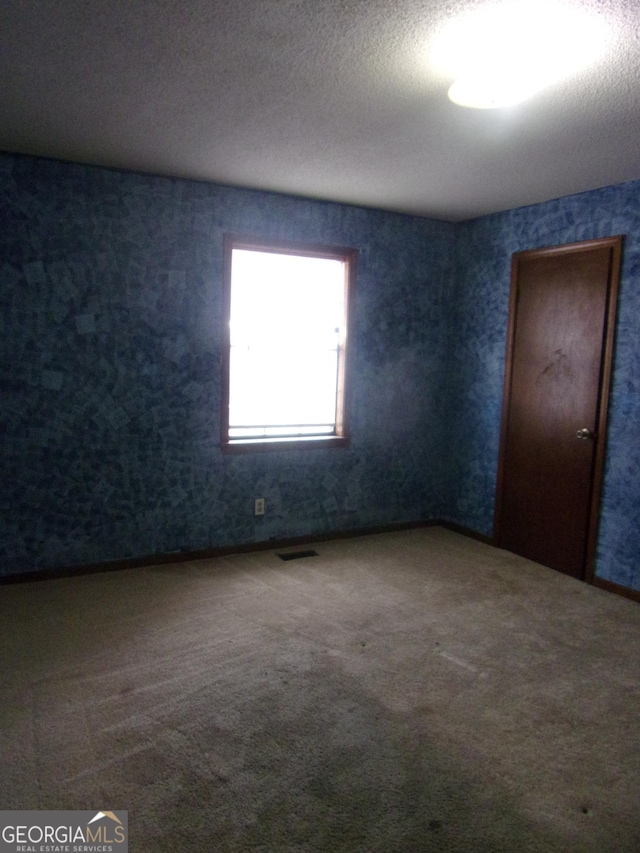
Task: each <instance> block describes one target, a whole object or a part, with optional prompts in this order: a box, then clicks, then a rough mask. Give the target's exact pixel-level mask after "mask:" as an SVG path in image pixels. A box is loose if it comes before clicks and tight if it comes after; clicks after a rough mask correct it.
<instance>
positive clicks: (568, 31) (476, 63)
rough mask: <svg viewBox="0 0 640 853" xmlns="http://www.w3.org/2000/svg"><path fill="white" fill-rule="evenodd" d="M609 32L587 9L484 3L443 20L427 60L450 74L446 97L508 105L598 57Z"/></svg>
mask: <svg viewBox="0 0 640 853" xmlns="http://www.w3.org/2000/svg"><path fill="white" fill-rule="evenodd" d="M607 37H608V30H607V27H606V25H605V24H604V22H603V21H602V20H601V19H600V18H598V17H596V15H595V14H594V13H593V12H590V11H589V10H588V9H585V8H583V7H579V6H572V5H566V4H559V3H554V2H549V0H537V2H536V0H515V1H514V2H506V3H505V2H502V3H499V4H497V5H496V4H493V5H490V6H485V7H483V8H481V9H478V10H476V11H475V12H472V13H471V14H470V15H469V16H466V17H461V18H458V19H456V20H455V21H453V22H452V23H451V24H450V25H448V26H447V27H446V28H445V29H444V30H442V32H441V33H440V35H439V36H438V38H437V40H436V43H435V45H434V47H433V51H432V56H431V60H432V63H433V65H434V66H435V68H436V69H437V70H438V71H439V72H440V73H441V74H443V75H446V76H448V77H449V78H450V79H451V78H453V80H454V82H453V84H452V85H451V87H450V89H449V98H450V99H451V100H452V101H453V102H454V103H456V104H459V105H460V106H464V107H474V108H476V109H495V108H497V107H507V106H511V105H513V104H517V103H520V102H521V101H524V100H526V99H527V98H530V97H531V96H532V95H534V94H536V92H539V91H540V90H541V89H543V88H544V87H545V86H548V85H549V84H550V83H553V82H555V81H556V80H559V79H562V78H563V77H566V76H567V75H569V74H571V73H573V72H575V71H579V70H581V69H582V68H584V67H586V66H587V65H589V64H590V63H592V62H594V61H595V60H596V59H598V58H599V57H600V56H601V55H602V53H603V51H604V48H605V47H606V43H607Z"/></svg>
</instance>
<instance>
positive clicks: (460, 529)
mask: <svg viewBox="0 0 640 853" xmlns="http://www.w3.org/2000/svg"><path fill="white" fill-rule="evenodd" d="M430 524H432V525H434V526H437V527H446V528H447V530H452V531H453V532H454V533H460V534H461V535H462V536H467V537H468V538H469V539H475V540H476V541H477V542H482V543H483V544H484V545H495V542H494V541H493V538H492V537H491V536H485V535H484V533H478V531H477V530H473V529H472V528H471V527H465V526H464V525H463V524H456V522H455V521H445V520H444V519H442V518H435V519H433V520H432V521H431V522H430Z"/></svg>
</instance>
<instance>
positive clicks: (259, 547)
mask: <svg viewBox="0 0 640 853" xmlns="http://www.w3.org/2000/svg"><path fill="white" fill-rule="evenodd" d="M436 526H443V527H447V526H449V525H448V523H447V522H441V521H438V520H433V519H424V520H420V521H408V522H398V523H396V524H384V525H379V526H375V527H358V528H353V529H351V530H332V531H327V532H326V533H316V534H312V535H308V536H292V537H288V538H282V539H276V538H274V539H267V540H264V541H260V542H244V543H240V544H238V545H228V546H224V547H219V548H202V549H198V550H194V551H176V552H171V553H168V554H147V555H145V556H142V557H126V558H124V559H122V560H110V561H107V562H102V563H83V564H79V565H76V566H59V567H54V568H47V569H41V570H37V569H36V570H34V571H28V572H17V573H14V574H9V575H1V576H0V586H2V585H3V584H15V583H31V582H33V581H47V580H54V579H55V578H68V577H75V576H77V575H90V574H96V573H99V572H116V571H121V570H122V569H139V568H143V567H145V566H162V565H167V564H169V563H189V562H192V561H194V560H210V559H212V558H215V557H227V556H229V555H230V554H247V553H251V552H254V551H271V550H273V549H280V548H295V547H299V546H301V545H310V544H311V543H313V542H328V541H330V540H331V539H352V538H355V537H358V536H372V535H374V534H376V533H393V532H395V531H401V530H412V529H417V528H420V527H436Z"/></svg>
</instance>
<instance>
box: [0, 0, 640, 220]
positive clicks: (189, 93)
mask: <svg viewBox="0 0 640 853" xmlns="http://www.w3.org/2000/svg"><path fill="white" fill-rule="evenodd" d="M563 2H567V3H571V4H572V5H578V6H580V7H581V8H585V9H589V10H591V12H592V13H594V14H597V15H599V16H600V18H601V20H602V30H603V31H604V30H605V29H606V27H608V26H610V27H611V28H612V41H611V44H610V46H609V48H608V50H607V52H606V55H605V56H604V57H603V58H602V60H601V61H599V62H598V63H597V64H596V65H595V66H593V67H592V68H589V69H586V70H584V71H581V72H579V73H576V74H574V75H572V76H571V77H570V78H568V79H565V80H561V81H559V82H558V83H557V84H556V85H553V86H549V87H548V88H547V89H546V90H545V91H544V92H542V93H540V94H539V95H538V96H536V97H534V98H532V99H531V100H530V101H528V102H527V103H526V104H523V105H521V106H519V107H516V108H515V109H513V110H506V111H504V110H499V111H497V112H495V111H492V110H489V111H482V110H467V109H461V108H460V107H457V106H454V105H453V104H452V103H450V101H449V100H448V98H447V90H448V88H449V86H450V85H451V83H452V82H453V80H452V79H450V78H448V77H447V76H446V75H443V74H442V73H440V72H438V71H437V70H436V69H434V67H433V63H432V57H431V52H430V50H431V46H432V44H433V39H434V37H435V36H437V34H438V32H439V31H440V29H441V28H442V27H443V25H445V24H446V23H447V22H449V21H451V20H452V19H455V18H456V17H457V16H458V15H461V14H464V13H465V11H466V10H468V9H469V7H470V6H473V7H479V6H484V5H486V0H394V2H389V0H348V2H347V0H322V2H317V0H254V2H247V0H225V2H224V3H222V2H215V3H214V2H211V0H189V2H188V3H177V2H175V0H136V2H130V3H109V2H93V3H78V2H77V0H56V2H55V3H38V4H37V14H36V13H35V12H33V13H32V14H29V13H27V12H26V11H25V3H24V0H3V2H2V4H0V31H1V32H2V34H3V53H2V60H3V86H1V87H0V114H1V115H2V117H3V121H2V122H1V123H0V150H4V151H15V152H22V153H24V154H32V155H33V154H35V155H42V156H47V157H56V158H59V159H63V160H71V161H76V162H77V161H79V162H85V163H94V164H99V165H103V166H111V167H117V168H122V169H133V170H137V171H141V172H149V173H155V174H162V175H171V176H175V177H184V178H195V179H201V180H208V181H217V182H218V183H224V184H234V185H238V186H245V187H257V188H260V189H263V190H277V191H281V192H290V193H294V194H297V195H304V196H310V197H313V198H324V199H331V200H334V201H341V202H349V203H352V204H362V205H368V206H371V207H374V208H384V209H388V210H390V209H392V210H399V211H403V212H406V213H412V214H420V215H425V216H430V217H434V218H438V219H448V220H464V219H468V218H470V217H472V216H480V215H483V214H486V213H490V212H493V211H497V210H505V209H509V208H514V207H518V206H521V205H523V204H532V203H535V202H540V201H545V200H547V199H549V198H556V197H558V196H562V195H567V194H569V193H575V192H580V191H583V190H590V189H594V188H597V187H602V186H606V185H609V184H616V183H619V182H621V181H628V180H634V179H637V178H638V177H639V176H640V146H638V144H637V140H638V138H639V136H640V112H639V111H638V106H637V92H638V90H639V89H640V51H639V50H638V41H637V31H638V26H639V25H640V18H639V15H638V3H637V0H606V2H605V1H604V0H563ZM538 5H539V4H538ZM27 8H28V7H27ZM542 14H545V12H544V10H543V12H542ZM546 14H547V15H548V13H546ZM526 35H527V33H526V32H522V33H520V34H519V38H520V39H525V38H526ZM542 59H543V60H544V57H542Z"/></svg>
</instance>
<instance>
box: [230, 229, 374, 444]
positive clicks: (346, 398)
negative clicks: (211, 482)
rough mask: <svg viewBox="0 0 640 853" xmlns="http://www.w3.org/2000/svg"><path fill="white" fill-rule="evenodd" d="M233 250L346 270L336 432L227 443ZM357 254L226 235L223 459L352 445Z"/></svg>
mask: <svg viewBox="0 0 640 853" xmlns="http://www.w3.org/2000/svg"><path fill="white" fill-rule="evenodd" d="M234 249H246V250H249V251H259V252H271V253H273V254H277V255H301V256H304V257H310V258H329V259H335V260H340V261H343V262H344V264H345V284H344V286H345V301H344V314H345V317H344V325H343V329H342V335H341V339H340V342H339V346H338V377H337V407H336V424H335V432H334V433H332V434H331V435H321V436H308V437H307V436H291V437H283V438H280V437H278V438H275V439H268V438H266V439H265V438H242V439H234V438H230V437H229V397H230V374H229V367H230V353H231V334H230V325H229V321H230V316H231V259H232V253H233V250H234ZM357 255H358V253H357V250H356V249H353V248H348V247H344V246H326V245H317V244H309V243H294V242H289V241H280V240H261V239H257V238H255V237H243V236H238V235H235V234H225V235H224V279H223V285H224V288H223V332H222V394H221V403H222V407H221V408H222V411H221V448H222V451H223V452H224V453H256V452H257V453H260V452H268V451H277V450H311V449H327V448H337V447H348V445H349V442H350V438H351V435H350V430H349V410H350V387H351V383H350V381H349V373H350V370H349V368H350V362H351V355H350V352H351V346H352V345H351V338H352V324H353V323H352V321H353V303H354V294H355V282H356V263H357Z"/></svg>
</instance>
